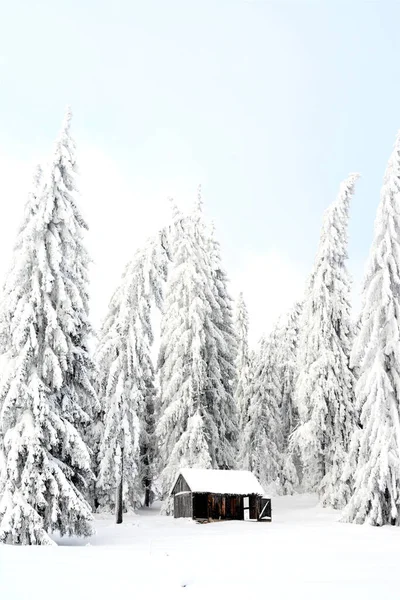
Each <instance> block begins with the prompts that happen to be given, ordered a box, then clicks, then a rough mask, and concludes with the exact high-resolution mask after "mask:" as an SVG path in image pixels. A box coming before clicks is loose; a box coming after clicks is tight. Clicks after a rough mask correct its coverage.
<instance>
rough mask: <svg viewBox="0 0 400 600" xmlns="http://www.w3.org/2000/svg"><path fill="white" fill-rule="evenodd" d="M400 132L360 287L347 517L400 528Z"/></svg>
mask: <svg viewBox="0 0 400 600" xmlns="http://www.w3.org/2000/svg"><path fill="white" fill-rule="evenodd" d="M399 297H400V132H399V133H398V135H397V138H396V142H395V145H394V149H393V153H392V155H391V157H390V160H389V164H388V166H387V169H386V172H385V176H384V180H383V187H382V191H381V198H380V203H379V207H378V212H377V217H376V221H375V231H374V239H373V243H372V247H371V250H370V254H369V259H368V263H367V269H366V274H365V278H364V285H363V306H362V310H361V317H360V322H359V327H358V331H357V333H356V339H355V342H354V346H353V350H352V354H351V364H352V366H353V367H355V368H356V372H357V374H358V381H357V384H356V406H357V409H358V411H359V415H360V421H361V429H356V430H355V433H354V436H353V440H352V444H351V446H352V448H351V452H350V459H349V464H348V466H350V468H351V469H355V487H354V493H353V495H352V497H351V499H350V502H349V504H348V505H347V507H346V509H345V511H344V516H343V520H345V521H351V522H355V523H365V522H367V523H370V524H371V525H385V524H393V525H400V492H399V490H400V353H399V348H400V306H399Z"/></svg>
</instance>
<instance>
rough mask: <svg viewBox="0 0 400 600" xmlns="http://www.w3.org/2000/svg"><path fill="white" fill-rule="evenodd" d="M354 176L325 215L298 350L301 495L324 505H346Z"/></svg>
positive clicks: (350, 429) (351, 424) (351, 405)
mask: <svg viewBox="0 0 400 600" xmlns="http://www.w3.org/2000/svg"><path fill="white" fill-rule="evenodd" d="M357 179H358V175H354V174H351V175H350V176H349V177H348V178H347V179H346V180H345V181H344V182H343V183H342V184H341V186H340V190H339V195H338V197H337V199H336V201H335V202H334V203H333V204H332V205H331V206H330V207H329V208H328V209H327V211H326V212H325V215H324V222H323V227H322V231H321V238H320V244H319V249H318V253H317V256H316V260H315V264H314V269H313V272H312V274H311V277H310V280H309V283H308V289H307V291H306V296H305V300H304V308H303V313H302V318H301V326H300V330H301V335H300V339H299V348H298V357H299V362H298V367H299V377H298V379H297V384H296V402H297V406H298V410H299V416H300V425H299V427H298V429H297V430H296V432H295V433H294V436H293V437H294V439H295V440H296V442H297V443H298V445H299V447H300V450H301V457H302V464H303V470H304V480H303V483H304V484H305V486H306V489H310V490H318V492H319V495H320V499H321V501H322V503H323V504H324V505H331V506H333V507H334V508H341V507H343V506H344V505H345V503H346V501H347V499H348V494H349V492H350V490H349V486H348V485H347V484H346V483H345V482H344V481H343V480H342V479H341V476H342V470H343V464H344V460H345V457H346V453H347V451H348V448H349V442H350V437H351V435H352V433H353V430H354V427H355V422H356V418H355V408H354V398H353V379H354V378H353V374H352V371H351V370H350V366H349V357H350V343H351V320H350V278H349V275H348V272H347V268H346V259H347V226H348V219H349V203H350V199H351V197H352V195H353V193H354V185H355V182H356V180H357Z"/></svg>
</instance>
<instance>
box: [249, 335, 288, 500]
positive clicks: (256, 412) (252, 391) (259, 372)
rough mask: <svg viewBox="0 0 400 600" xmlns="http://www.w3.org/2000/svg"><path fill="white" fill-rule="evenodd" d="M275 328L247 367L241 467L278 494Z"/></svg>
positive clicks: (279, 442)
mask: <svg viewBox="0 0 400 600" xmlns="http://www.w3.org/2000/svg"><path fill="white" fill-rule="evenodd" d="M277 344H278V331H277V328H274V330H273V331H272V332H271V334H270V335H269V336H268V338H263V339H262V340H261V343H260V345H259V348H258V350H257V352H255V354H254V357H253V360H252V361H251V363H250V365H251V368H250V378H249V385H248V388H247V392H246V394H245V396H246V397H247V405H248V409H247V417H246V419H245V420H246V424H245V425H244V429H243V432H242V435H241V444H240V446H241V455H240V463H241V466H242V467H243V468H245V469H249V470H250V471H252V472H253V473H254V474H255V475H256V476H257V478H258V479H259V481H260V483H261V485H262V486H263V487H264V489H266V490H268V491H270V492H271V493H280V491H281V473H282V446H283V436H282V419H281V412H280V405H279V402H280V386H279V380H278V373H277V369H276V353H277Z"/></svg>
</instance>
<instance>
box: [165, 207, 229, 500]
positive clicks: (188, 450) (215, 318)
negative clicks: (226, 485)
mask: <svg viewBox="0 0 400 600" xmlns="http://www.w3.org/2000/svg"><path fill="white" fill-rule="evenodd" d="M170 237H171V241H170V248H171V255H172V263H171V264H170V267H169V276H168V280H167V286H166V294H165V302H164V309H163V317H162V325H161V343H160V353H159V377H160V410H159V413H160V418H159V422H158V425H157V428H156V433H157V439H158V447H159V453H160V464H161V469H162V473H161V483H162V489H163V492H164V494H165V493H166V492H168V491H169V489H170V486H171V485H172V483H173V480H174V477H175V475H176V473H177V471H178V470H179V468H181V467H185V466H189V467H204V468H207V467H212V468H218V467H224V466H226V460H227V458H226V457H228V458H229V452H228V451H227V449H226V443H227V438H226V437H223V436H226V429H224V428H226V420H225V417H224V416H223V415H216V411H217V410H224V408H226V407H223V406H222V402H224V401H225V399H226V398H227V389H226V387H225V380H224V378H225V377H226V374H227V373H230V372H231V367H230V365H227V366H224V367H223V368H221V357H223V356H224V355H225V353H226V350H225V349H224V343H225V340H224V338H223V336H222V335H221V328H220V326H218V324H221V323H223V322H224V317H223V314H222V309H221V304H220V301H219V299H218V298H217V297H216V291H215V289H216V284H215V277H214V272H213V269H214V268H215V267H214V266H215V262H214V261H213V258H212V255H211V260H210V238H209V233H208V232H207V228H206V226H205V224H204V220H203V215H202V210H201V201H199V202H198V204H197V208H196V210H195V211H194V213H193V214H191V215H189V216H183V215H181V214H180V213H179V212H178V211H175V215H174V225H173V227H172V231H171V236H170ZM224 369H225V370H224ZM219 427H221V430H220V429H219ZM221 450H223V453H222V452H221ZM219 460H223V461H224V464H221V463H220V462H219ZM166 509H167V510H168V509H169V507H166Z"/></svg>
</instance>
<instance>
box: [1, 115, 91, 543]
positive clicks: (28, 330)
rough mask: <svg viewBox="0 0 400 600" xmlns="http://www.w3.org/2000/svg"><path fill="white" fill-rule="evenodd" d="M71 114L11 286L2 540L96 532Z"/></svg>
mask: <svg viewBox="0 0 400 600" xmlns="http://www.w3.org/2000/svg"><path fill="white" fill-rule="evenodd" d="M70 118H71V114H70V112H68V113H67V117H66V121H65V124H64V126H63V129H62V132H61V135H60V137H59V139H58V140H57V143H56V146H55V151H54V155H53V159H52V162H51V165H50V168H49V171H48V173H47V175H46V177H45V179H44V184H43V187H41V186H39V188H38V187H36V191H34V192H33V194H32V195H31V197H30V199H29V202H28V206H27V209H26V211H25V215H26V216H25V221H24V225H23V227H22V228H21V230H20V233H19V237H18V240H17V245H16V248H15V252H14V261H13V266H12V268H11V270H10V271H9V273H8V277H7V281H6V284H5V288H4V294H5V300H4V302H3V306H2V310H3V315H2V323H3V327H4V324H6V327H5V330H6V332H7V333H6V350H7V352H6V355H5V362H6V374H5V376H4V378H3V381H2V385H1V389H0V405H1V414H0V436H1V438H0V439H1V445H2V450H3V453H4V462H5V467H4V468H5V481H4V482H3V486H2V487H3V489H2V494H1V496H2V497H1V502H0V540H1V541H3V542H11V543H22V544H48V543H52V541H51V538H50V537H49V535H48V533H49V532H52V531H54V530H58V531H59V532H60V533H61V535H64V534H69V535H90V534H91V533H92V524H91V521H92V515H91V509H90V506H89V504H88V503H87V501H86V499H85V497H84V494H86V491H87V483H88V481H89V479H90V478H91V476H92V474H91V470H90V455H89V452H88V449H87V446H86V444H85V442H84V441H83V439H82V434H83V430H84V428H85V427H86V426H87V424H88V423H89V421H90V418H91V411H92V406H93V404H94V403H95V401H96V397H95V394H94V391H93V387H92V383H91V377H92V372H91V366H92V365H91V362H90V360H89V357H88V353H87V342H88V335H89V332H90V326H89V321H88V313H87V304H88V294H87V266H88V256H87V254H86V251H85V249H84V246H83V231H82V230H83V229H85V228H86V224H85V222H84V221H83V219H82V217H81V215H80V213H79V211H78V208H77V205H76V201H75V198H74V192H75V183H74V173H75V169H76V165H75V149H74V144H73V141H72V139H71V137H70V133H69V128H70Z"/></svg>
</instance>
